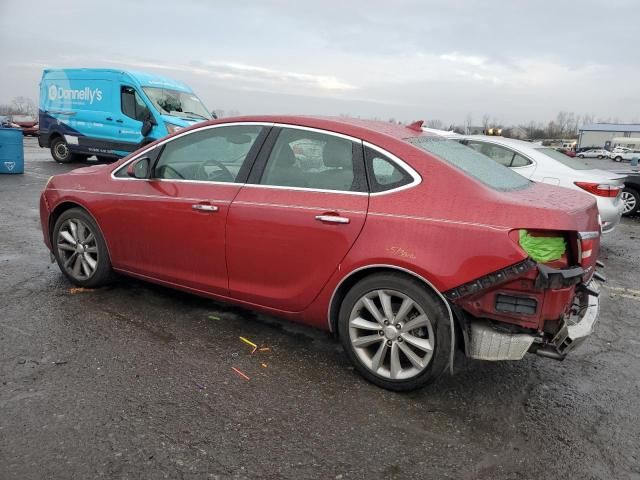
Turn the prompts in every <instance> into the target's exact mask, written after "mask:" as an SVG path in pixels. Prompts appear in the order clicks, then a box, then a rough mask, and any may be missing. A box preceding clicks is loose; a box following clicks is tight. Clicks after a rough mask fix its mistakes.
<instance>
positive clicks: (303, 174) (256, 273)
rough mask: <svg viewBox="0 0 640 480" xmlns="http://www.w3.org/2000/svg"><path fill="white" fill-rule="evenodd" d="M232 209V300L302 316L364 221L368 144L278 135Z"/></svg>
mask: <svg viewBox="0 0 640 480" xmlns="http://www.w3.org/2000/svg"><path fill="white" fill-rule="evenodd" d="M265 147H266V148H264V149H263V152H261V154H260V157H259V158H258V161H257V162H256V166H255V167H254V170H253V171H252V173H251V176H250V178H249V184H247V185H245V186H244V187H243V188H242V189H241V190H240V192H239V193H238V195H237V197H236V198H235V200H234V201H233V203H232V204H231V208H230V209H229V215H228V219H227V266H228V269H229V292H230V295H231V296H232V297H235V298H239V299H242V300H244V301H248V302H252V303H255V304H259V305H264V306H268V307H271V308H276V309H279V310H284V311H301V310H303V309H304V308H305V307H307V306H308V305H309V304H310V303H311V302H312V301H313V299H314V298H315V297H316V296H317V295H318V294H319V292H320V290H321V289H322V287H323V286H324V284H325V283H326V282H327V281H328V279H329V278H330V276H331V275H332V274H333V272H334V271H335V270H336V268H337V267H338V264H339V263H340V262H341V261H342V259H343V258H344V257H345V255H346V254H347V252H348V251H349V249H350V248H351V246H352V245H353V243H354V242H355V240H356V238H357V237H358V235H359V234H360V231H361V230H362V227H363V225H364V222H365V218H366V214H367V208H368V202H369V195H368V192H367V190H368V189H367V183H366V178H365V171H364V160H363V153H362V143H361V142H360V141H359V140H358V139H354V138H350V137H345V136H342V135H339V134H335V133H331V132H326V131H322V130H315V129H308V128H300V127H283V128H274V129H273V130H272V132H271V134H270V136H269V138H268V139H267V141H266V143H265Z"/></svg>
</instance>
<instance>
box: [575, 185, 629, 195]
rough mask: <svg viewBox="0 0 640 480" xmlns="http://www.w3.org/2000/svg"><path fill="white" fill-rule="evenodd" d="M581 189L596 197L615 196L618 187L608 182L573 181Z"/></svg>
mask: <svg viewBox="0 0 640 480" xmlns="http://www.w3.org/2000/svg"><path fill="white" fill-rule="evenodd" d="M574 183H575V184H576V185H577V186H579V187H580V188H581V189H583V190H586V191H587V192H589V193H591V194H593V195H597V196H598V197H617V196H618V193H619V192H620V187H618V186H616V185H609V184H608V183H592V182H574Z"/></svg>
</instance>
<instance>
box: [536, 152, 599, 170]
mask: <svg viewBox="0 0 640 480" xmlns="http://www.w3.org/2000/svg"><path fill="white" fill-rule="evenodd" d="M534 150H536V151H538V152H540V153H544V154H545V155H546V156H547V157H551V158H553V159H554V160H557V161H559V162H560V163H562V164H563V165H566V166H567V167H569V168H573V169H574V170H591V169H592V168H593V167H590V166H589V165H587V164H586V163H584V162H583V161H582V160H580V159H579V158H574V157H569V156H567V155H565V154H564V153H562V152H559V151H557V150H554V149H553V148H534Z"/></svg>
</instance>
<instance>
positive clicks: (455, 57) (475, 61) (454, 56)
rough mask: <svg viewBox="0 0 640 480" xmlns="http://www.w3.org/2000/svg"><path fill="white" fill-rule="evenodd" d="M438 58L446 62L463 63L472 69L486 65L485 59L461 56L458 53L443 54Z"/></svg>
mask: <svg viewBox="0 0 640 480" xmlns="http://www.w3.org/2000/svg"><path fill="white" fill-rule="evenodd" d="M440 58H441V59H442V60H446V61H448V62H454V63H464V64H465V65H471V66H472V67H480V66H482V65H484V64H486V63H487V59H486V58H485V57H478V56H474V55H461V54H460V53H458V52H453V53H444V54H442V55H440Z"/></svg>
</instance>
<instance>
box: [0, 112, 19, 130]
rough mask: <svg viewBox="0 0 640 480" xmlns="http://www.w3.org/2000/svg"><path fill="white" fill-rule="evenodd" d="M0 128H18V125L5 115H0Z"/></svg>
mask: <svg viewBox="0 0 640 480" xmlns="http://www.w3.org/2000/svg"><path fill="white" fill-rule="evenodd" d="M0 127H2V128H20V125H17V124H15V123H13V122H12V121H11V118H10V117H8V116H7V115H0Z"/></svg>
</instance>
